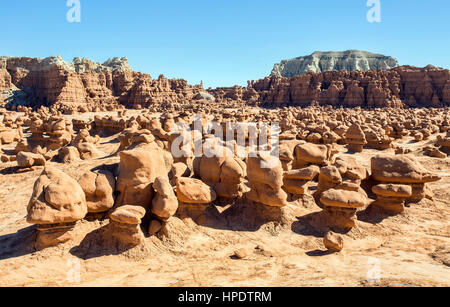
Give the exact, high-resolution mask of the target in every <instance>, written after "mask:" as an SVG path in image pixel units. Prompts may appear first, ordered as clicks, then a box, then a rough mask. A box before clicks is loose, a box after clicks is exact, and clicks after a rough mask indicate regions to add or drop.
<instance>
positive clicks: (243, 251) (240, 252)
mask: <svg viewBox="0 0 450 307" xmlns="http://www.w3.org/2000/svg"><path fill="white" fill-rule="evenodd" d="M234 256H235V257H236V258H238V259H245V258H247V257H248V252H247V250H246V249H245V248H241V249H238V250H236V251H235V252H234Z"/></svg>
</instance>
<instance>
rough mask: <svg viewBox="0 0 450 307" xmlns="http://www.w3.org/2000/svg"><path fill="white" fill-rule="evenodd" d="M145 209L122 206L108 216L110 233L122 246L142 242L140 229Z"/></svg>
mask: <svg viewBox="0 0 450 307" xmlns="http://www.w3.org/2000/svg"><path fill="white" fill-rule="evenodd" d="M144 215H145V209H144V208H143V207H141V206H129V205H126V206H122V207H120V208H117V209H116V210H114V212H112V213H111V214H110V215H109V219H110V221H111V222H110V224H109V227H110V229H109V230H110V232H107V234H111V235H112V237H114V238H115V239H116V240H117V241H118V242H119V243H121V244H123V245H125V246H126V245H132V246H133V245H139V244H141V243H142V242H143V241H144V234H143V233H142V230H141V228H140V224H141V220H142V218H143V217H144Z"/></svg>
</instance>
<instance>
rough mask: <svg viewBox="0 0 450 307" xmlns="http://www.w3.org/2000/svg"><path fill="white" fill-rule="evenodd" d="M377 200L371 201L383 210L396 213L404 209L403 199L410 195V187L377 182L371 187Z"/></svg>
mask: <svg viewBox="0 0 450 307" xmlns="http://www.w3.org/2000/svg"><path fill="white" fill-rule="evenodd" d="M372 192H373V193H375V194H376V195H377V200H376V201H375V202H373V203H372V205H376V206H378V207H381V208H383V209H384V210H386V211H388V212H390V213H394V214H398V213H402V212H403V211H404V210H405V207H404V205H405V200H406V199H407V198H409V197H411V196H412V187H411V186H409V185H400V184H379V185H376V186H374V187H373V188H372Z"/></svg>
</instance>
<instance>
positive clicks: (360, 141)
mask: <svg viewBox="0 0 450 307" xmlns="http://www.w3.org/2000/svg"><path fill="white" fill-rule="evenodd" d="M345 142H346V143H347V144H348V146H347V148H348V150H349V151H350V152H362V151H363V148H364V145H367V140H366V136H365V134H364V131H363V130H362V129H361V126H360V125H358V124H353V125H352V126H350V128H348V130H347V132H346V133H345Z"/></svg>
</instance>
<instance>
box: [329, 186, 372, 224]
mask: <svg viewBox="0 0 450 307" xmlns="http://www.w3.org/2000/svg"><path fill="white" fill-rule="evenodd" d="M320 201H321V203H322V204H323V205H324V209H323V213H324V214H325V216H326V217H327V220H328V223H329V226H335V227H338V228H343V229H351V228H353V227H355V226H356V212H357V210H358V209H359V208H363V207H365V206H366V205H367V197H365V196H364V195H363V194H361V193H359V192H354V191H346V190H336V189H330V190H327V191H325V192H324V193H323V194H322V196H321V198H320Z"/></svg>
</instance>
